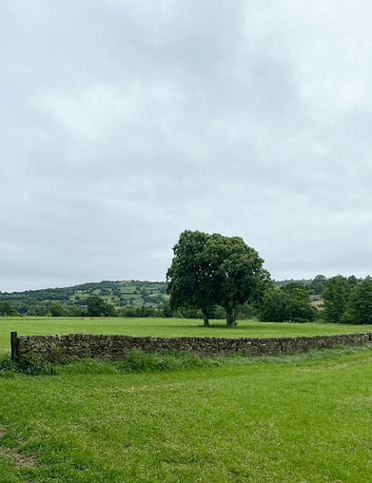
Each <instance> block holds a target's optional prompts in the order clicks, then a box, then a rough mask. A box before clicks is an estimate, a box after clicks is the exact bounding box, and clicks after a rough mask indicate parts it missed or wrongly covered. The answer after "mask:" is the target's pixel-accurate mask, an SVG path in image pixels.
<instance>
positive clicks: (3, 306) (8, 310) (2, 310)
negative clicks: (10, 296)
mask: <svg viewBox="0 0 372 483" xmlns="http://www.w3.org/2000/svg"><path fill="white" fill-rule="evenodd" d="M16 314H17V312H16V310H15V309H14V307H13V306H12V305H11V304H10V303H9V302H0V316H13V315H16Z"/></svg>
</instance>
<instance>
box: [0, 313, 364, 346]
mask: <svg viewBox="0 0 372 483" xmlns="http://www.w3.org/2000/svg"><path fill="white" fill-rule="evenodd" d="M371 330H372V328H370V326H366V325H338V324H316V323H308V324H294V323H272V322H258V321H256V320H241V321H239V322H238V326H237V327H236V328H234V329H232V328H228V327H226V324H225V322H224V321H222V320H218V321H211V326H210V327H204V326H203V322H202V321H201V320H195V319H174V318H172V319H166V318H150V317H149V318H147V317H146V318H119V317H113V318H104V317H98V318H68V317H19V318H18V317H8V318H7V317H0V354H1V353H4V352H7V351H10V332H14V331H15V332H17V333H18V335H38V334H49V335H54V334H60V335H65V334H76V333H83V334H125V335H133V336H153V337H181V336H185V337H298V336H314V335H333V334H349V333H354V332H369V331H371Z"/></svg>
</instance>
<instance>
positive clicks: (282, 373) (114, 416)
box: [0, 347, 372, 483]
mask: <svg viewBox="0 0 372 483" xmlns="http://www.w3.org/2000/svg"><path fill="white" fill-rule="evenodd" d="M233 359H237V360H235V361H233ZM238 359H239V358H232V359H231V361H232V362H231V361H230V362H226V365H225V366H221V365H220V366H219V367H199V368H198V369H187V368H185V369H183V370H178V371H175V372H167V371H158V372H142V373H137V374H128V373H125V372H124V370H123V368H121V369H120V367H119V368H118V367H116V366H115V365H114V364H110V363H101V362H98V361H93V362H89V363H85V362H84V361H83V362H80V363H78V364H76V365H75V366H74V365H67V366H64V367H63V368H61V370H60V372H59V375H57V376H37V377H27V376H24V375H18V374H15V375H14V374H13V373H9V374H12V375H13V376H14V377H12V378H10V377H2V378H0V401H1V405H0V438H1V439H0V475H2V477H1V481H2V483H3V482H4V483H20V482H29V481H32V482H33V483H39V482H40V483H41V482H46V481H53V482H60V483H62V482H84V483H85V482H86V483H95V482H97V483H98V482H99V483H110V482H112V483H114V482H115V483H121V482H126V483H127V482H133V483H134V482H140V483H144V482H193V483H194V482H198V481H202V482H210V481H213V482H217V483H222V482H223V483H225V482H288V483H289V482H291V483H292V482H301V483H318V482H321V481H327V482H334V483H336V482H345V483H346V482H350V483H362V482H363V483H364V482H365V483H367V482H369V481H370V474H371V470H372V444H371V443H372V421H371V418H372V387H371V385H370V377H371V362H372V351H371V349H369V348H366V347H361V348H341V347H339V348H336V349H333V350H330V351H311V352H310V353H309V354H305V355H297V356H292V357H276V358H275V357H272V358H254V359H253V358H252V359H249V358H247V357H246V358H244V357H241V358H240V361H239V360H238ZM227 360H229V358H227V359H225V361H227ZM153 363H154V361H153ZM84 364H88V368H87V367H85V374H83V372H84V369H83V366H84ZM89 364H90V366H89ZM109 368H111V369H110V370H109ZM154 369H156V366H152V367H151V368H150V369H149V370H154ZM163 369H164V367H163ZM110 371H111V372H110ZM4 374H5V373H4ZM11 449H13V451H14V452H15V453H16V452H18V453H17V454H19V455H24V456H23V458H24V459H23V460H22V459H20V460H18V464H17V462H16V460H12V458H10V457H9V454H10V453H9V451H10V450H11ZM2 454H3V456H1V455H2ZM26 456H27V458H28V459H27V458H26ZM32 458H33V459H32ZM12 461H13V462H12ZM22 461H23V462H24V461H28V462H30V461H31V462H32V464H28V465H27V464H24V463H22Z"/></svg>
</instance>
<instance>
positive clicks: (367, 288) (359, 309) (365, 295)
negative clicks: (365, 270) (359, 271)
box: [348, 277, 372, 324]
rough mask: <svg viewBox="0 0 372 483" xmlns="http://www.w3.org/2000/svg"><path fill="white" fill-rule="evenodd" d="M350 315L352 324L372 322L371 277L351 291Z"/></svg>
mask: <svg viewBox="0 0 372 483" xmlns="http://www.w3.org/2000/svg"><path fill="white" fill-rule="evenodd" d="M348 317H349V320H350V322H351V323H352V324H372V280H371V279H370V278H369V277H367V278H365V279H364V280H363V281H362V282H360V283H359V284H358V285H357V286H356V287H355V288H354V289H353V291H352V292H351V294H350V300H349V304H348Z"/></svg>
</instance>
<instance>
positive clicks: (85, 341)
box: [11, 332, 372, 360]
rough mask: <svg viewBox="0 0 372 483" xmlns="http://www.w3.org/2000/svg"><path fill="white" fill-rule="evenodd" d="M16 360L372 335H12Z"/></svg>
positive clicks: (307, 345)
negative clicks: (169, 336)
mask: <svg viewBox="0 0 372 483" xmlns="http://www.w3.org/2000/svg"><path fill="white" fill-rule="evenodd" d="M11 343H12V357H13V358H15V359H17V358H23V357H25V356H27V355H29V354H31V353H36V354H40V355H41V356H42V357H43V358H44V359H46V360H50V359H53V358H55V355H56V353H61V354H63V356H64V357H66V358H74V357H76V358H84V357H91V358H99V359H103V360H120V359H125V357H126V356H127V354H128V353H129V352H130V351H132V350H134V349H142V350H143V351H145V352H158V353H164V352H168V351H170V350H172V349H177V350H179V351H188V352H194V353H195V354H198V355H199V356H202V357H203V356H212V357H213V356H225V355H228V354H231V353H232V352H247V351H248V352H250V354H251V355H254V356H256V355H260V356H264V355H274V354H294V353H301V352H306V351H308V350H309V349H313V348H315V347H317V348H321V349H328V348H331V347H333V346H335V345H337V344H345V345H350V346H356V345H361V344H364V343H372V333H371V332H369V333H367V334H364V333H359V334H346V335H330V336H316V337H293V338H292V337H285V338H278V339H258V338H239V339H223V338H217V337H174V338H160V337H131V336H129V335H84V334H70V335H34V336H21V337H17V333H16V332H12V334H11Z"/></svg>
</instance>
